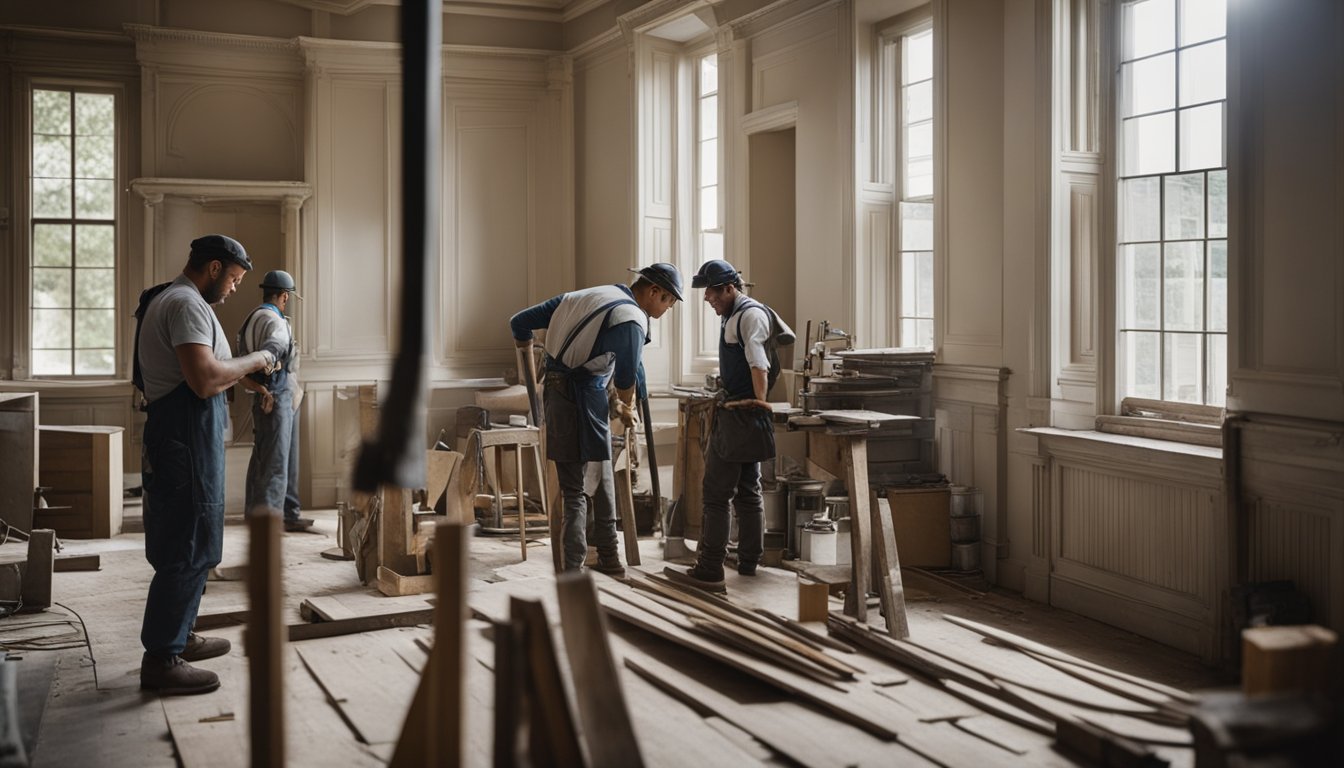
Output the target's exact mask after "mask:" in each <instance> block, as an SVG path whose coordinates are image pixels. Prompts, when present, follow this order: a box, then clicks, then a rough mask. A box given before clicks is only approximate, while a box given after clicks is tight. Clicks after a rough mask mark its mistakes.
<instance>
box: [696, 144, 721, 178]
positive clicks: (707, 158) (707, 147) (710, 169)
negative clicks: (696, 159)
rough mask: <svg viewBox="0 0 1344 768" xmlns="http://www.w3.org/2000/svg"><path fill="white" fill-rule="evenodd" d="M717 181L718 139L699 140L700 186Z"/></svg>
mask: <svg viewBox="0 0 1344 768" xmlns="http://www.w3.org/2000/svg"><path fill="white" fill-rule="evenodd" d="M718 183H719V140H718V139H709V140H708V141H702V142H700V186H702V187H706V186H709V185H710V184H718Z"/></svg>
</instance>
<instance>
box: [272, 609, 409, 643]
mask: <svg viewBox="0 0 1344 768" xmlns="http://www.w3.org/2000/svg"><path fill="white" fill-rule="evenodd" d="M433 620H434V609H432V608H416V609H414V610H409V611H399V612H397V613H384V614H380V615H377V616H358V617H356V618H353V619H337V620H335V621H320V622H317V623H316V624H309V623H303V624H291V625H289V632H288V638H289V641H290V642H291V643H293V642H298V641H300V640H314V639H317V638H321V637H337V636H340V635H353V634H357V633H360V632H373V631H376V630H379V629H391V628H393V627H414V626H417V625H419V624H429V623H431V622H432V621H433Z"/></svg>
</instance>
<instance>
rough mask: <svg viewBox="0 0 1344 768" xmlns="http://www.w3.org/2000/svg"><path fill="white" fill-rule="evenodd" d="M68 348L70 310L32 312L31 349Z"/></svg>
mask: <svg viewBox="0 0 1344 768" xmlns="http://www.w3.org/2000/svg"><path fill="white" fill-rule="evenodd" d="M69 346H70V310H68V309H34V310H33V348H34V349H62V348H65V347H69Z"/></svg>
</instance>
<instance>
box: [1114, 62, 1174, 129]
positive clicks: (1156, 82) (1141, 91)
mask: <svg viewBox="0 0 1344 768" xmlns="http://www.w3.org/2000/svg"><path fill="white" fill-rule="evenodd" d="M1182 80H1184V78H1182ZM1120 84H1121V85H1120V89H1121V96H1120V98H1121V101H1120V116H1121V117H1129V116H1130V115H1141V114H1144V113H1145V112H1161V111H1162V110H1166V109H1174V108H1175V107H1176V54H1174V53H1167V54H1163V55H1161V56H1154V57H1152V58H1151V59H1141V60H1139V61H1136V62H1134V63H1132V64H1124V65H1121V67H1120Z"/></svg>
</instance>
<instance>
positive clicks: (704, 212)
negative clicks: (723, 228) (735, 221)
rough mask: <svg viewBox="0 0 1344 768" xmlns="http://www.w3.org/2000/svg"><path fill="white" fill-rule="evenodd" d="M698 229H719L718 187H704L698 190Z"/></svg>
mask: <svg viewBox="0 0 1344 768" xmlns="http://www.w3.org/2000/svg"><path fill="white" fill-rule="evenodd" d="M700 228H701V229H718V228H719V188H718V187H704V188H703V189H701V190H700Z"/></svg>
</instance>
